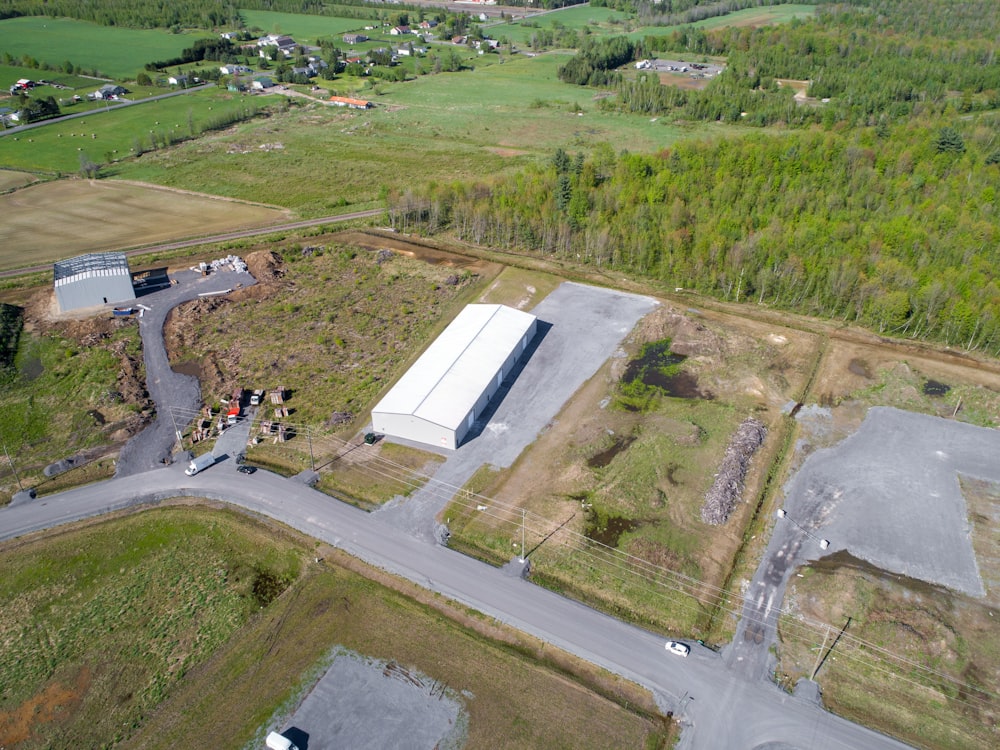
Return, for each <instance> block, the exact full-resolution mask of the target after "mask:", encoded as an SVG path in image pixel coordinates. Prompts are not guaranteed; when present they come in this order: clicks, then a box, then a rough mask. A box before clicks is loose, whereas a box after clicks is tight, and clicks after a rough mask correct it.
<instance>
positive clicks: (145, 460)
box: [115, 271, 257, 477]
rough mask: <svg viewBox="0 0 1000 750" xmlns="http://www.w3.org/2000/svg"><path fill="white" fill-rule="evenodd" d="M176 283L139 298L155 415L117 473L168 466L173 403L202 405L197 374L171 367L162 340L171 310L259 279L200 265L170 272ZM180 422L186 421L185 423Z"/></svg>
mask: <svg viewBox="0 0 1000 750" xmlns="http://www.w3.org/2000/svg"><path fill="white" fill-rule="evenodd" d="M170 278H171V280H172V281H173V282H175V283H174V284H172V285H171V286H169V287H165V288H164V289H161V290H158V291H155V292H151V293H149V294H146V295H143V296H142V297H140V298H139V299H137V300H136V302H137V303H139V304H141V305H145V306H146V307H148V308H151V309H149V310H143V314H142V317H141V318H139V332H140V333H141V335H142V349H143V359H144V361H145V364H146V388H147V389H148V390H149V397H150V398H151V399H152V400H153V402H154V403H155V404H156V419H155V420H154V421H153V423H152V424H150V425H149V426H148V427H146V429H144V430H143V431H142V432H140V433H139V434H138V435H136V436H135V437H134V438H132V439H131V440H129V441H128V442H127V443H126V444H125V445H124V446H123V447H122V449H121V453H120V454H119V457H118V466H117V468H116V469H115V476H117V477H126V476H131V475H133V474H140V473H142V472H144V471H149V470H150V469H155V468H157V467H160V466H163V464H164V459H166V460H169V459H170V454H171V451H172V449H173V446H174V442H175V435H174V430H175V428H174V423H173V420H172V419H171V412H170V410H171V409H175V410H177V412H178V413H184V414H194V412H196V411H197V410H198V408H199V407H200V406H201V388H200V387H199V385H198V379H197V378H195V377H193V376H191V375H182V374H181V373H178V372H174V371H173V370H171V369H170V362H169V360H168V359H167V348H166V345H165V344H164V341H163V324H164V322H165V321H166V319H167V314H168V313H169V312H170V311H171V310H172V309H173V308H174V307H176V306H177V305H179V304H181V303H182V302H188V301H190V300H193V299H197V298H198V296H199V295H201V294H205V293H211V292H221V291H224V290H226V289H236V288H237V287H239V286H241V285H242V286H250V285H251V284H256V283H257V281H256V279H254V277H253V276H251V275H250V274H249V273H236V272H234V271H215V272H213V273H210V274H209V275H208V276H202V275H201V274H200V273H198V272H197V271H179V272H176V273H172V274H170ZM177 427H181V425H180V424H178V425H177Z"/></svg>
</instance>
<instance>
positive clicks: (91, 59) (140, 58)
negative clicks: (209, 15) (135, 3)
mask: <svg viewBox="0 0 1000 750" xmlns="http://www.w3.org/2000/svg"><path fill="white" fill-rule="evenodd" d="M205 36H210V34H209V33H208V32H205V31H202V32H197V33H192V34H170V33H168V32H166V31H162V30H160V31H148V30H139V29H125V28H118V27H114V26H98V25H97V24H93V23H87V22H86V21H77V20H74V19H70V18H48V17H46V16H31V17H25V18H9V19H7V20H5V21H0V52H9V53H10V54H11V55H13V56H15V57H22V56H23V55H30V56H31V57H33V58H35V59H36V60H38V61H39V62H43V63H49V64H50V65H60V66H61V65H62V64H63V63H64V62H66V61H69V62H71V63H73V64H74V65H75V66H77V67H82V68H84V69H86V70H88V71H90V70H96V71H98V72H99V74H101V75H105V76H109V77H111V78H116V79H119V80H130V79H133V78H135V75H136V73H138V72H139V71H141V70H142V68H143V66H144V65H145V64H146V63H148V62H153V61H155V60H167V59H170V58H172V57H177V56H178V55H179V54H180V53H181V50H183V49H184V48H185V47H190V46H191V45H192V44H193V43H194V41H195V39H198V38H199V37H205ZM30 77H33V78H38V77H41V78H48V77H49V76H47V75H45V74H44V73H42V72H41V71H35V75H34V76H30Z"/></svg>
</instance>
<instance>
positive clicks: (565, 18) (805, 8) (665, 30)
mask: <svg viewBox="0 0 1000 750" xmlns="http://www.w3.org/2000/svg"><path fill="white" fill-rule="evenodd" d="M815 11H816V6H815V5H774V6H770V7H763V8H748V9H745V10H738V11H734V12H733V13H728V14H726V15H724V16H716V17H714V18H706V19H705V20H703V21H695V22H693V23H690V24H684V25H683V27H682V26H638V21H637V19H636V18H635V16H630V15H628V14H626V13H622V12H621V11H617V10H613V9H611V8H591V7H590V6H587V5H579V6H573V7H571V8H567V9H565V10H559V11H557V12H554V13H546V14H545V15H541V16H533V17H531V18H530V19H529V20H528V23H527V24H525V23H524V22H523V21H520V20H518V21H513V22H511V23H501V24H496V25H491V26H489V34H490V36H492V37H495V38H497V39H501V38H507V39H509V40H511V41H513V42H515V43H516V44H518V45H520V46H522V47H523V46H525V45H527V44H528V43H529V42H530V40H531V37H532V34H534V33H535V32H536V31H537V30H538V29H558V28H567V29H572V30H574V31H576V30H580V29H583V28H588V29H589V30H590V32H591V33H600V34H605V35H611V36H614V35H622V36H628V37H630V38H631V39H642V38H643V37H647V36H664V35H665V34H671V33H673V32H674V31H676V30H677V29H679V28H701V29H718V28H722V27H726V26H769V25H773V24H780V23H788V22H789V21H791V20H792V19H794V18H804V17H806V16H809V15H812V14H813V13H814V12H815Z"/></svg>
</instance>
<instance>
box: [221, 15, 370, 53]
mask: <svg viewBox="0 0 1000 750" xmlns="http://www.w3.org/2000/svg"><path fill="white" fill-rule="evenodd" d="M354 10H357V11H361V10H363V9H362V8H355V9H354ZM240 16H241V17H242V18H243V21H244V23H246V25H247V28H251V29H252V28H255V27H256V28H260V29H263V31H264V34H287V35H288V36H290V37H292V39H294V40H295V41H296V42H298V43H299V44H304V45H314V44H316V40H317V39H318V38H320V37H331V36H339V35H341V34H343V33H344V32H346V31H357V30H358V29H363V28H364V27H365V26H367V25H370V24H371V23H373V22H375V21H376V20H377V19H378V14H377V13H375V12H374V11H371V15H370V17H368V18H367V19H365V18H339V17H337V16H306V15H302V14H299V13H277V12H274V11H269V10H241V11H240ZM387 33H388V32H387Z"/></svg>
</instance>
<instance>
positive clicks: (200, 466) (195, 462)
mask: <svg viewBox="0 0 1000 750" xmlns="http://www.w3.org/2000/svg"><path fill="white" fill-rule="evenodd" d="M214 463H215V456H213V455H212V454H211V453H203V454H202V455H200V456H198V457H197V458H195V459H192V461H191V463H190V464H189V465H188V467H187V468H186V469H184V473H185V474H187V475H188V476H189V477H193V476H194V475H195V474H197V473H198V472H199V471H204V470H205V469H207V468H208V467H209V466H212V465H213V464H214Z"/></svg>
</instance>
